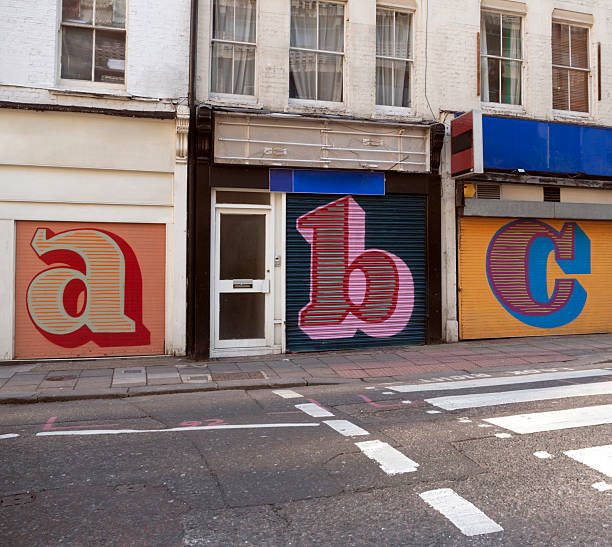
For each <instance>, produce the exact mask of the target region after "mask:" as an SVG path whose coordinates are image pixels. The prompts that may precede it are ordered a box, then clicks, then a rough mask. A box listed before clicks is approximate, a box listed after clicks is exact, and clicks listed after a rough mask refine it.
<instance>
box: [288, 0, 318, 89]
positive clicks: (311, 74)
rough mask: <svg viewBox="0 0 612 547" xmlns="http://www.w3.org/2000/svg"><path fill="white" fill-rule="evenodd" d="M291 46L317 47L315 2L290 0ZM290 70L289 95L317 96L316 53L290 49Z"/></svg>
mask: <svg viewBox="0 0 612 547" xmlns="http://www.w3.org/2000/svg"><path fill="white" fill-rule="evenodd" d="M291 46H292V47H299V48H306V49H317V3H316V2H314V1H303V0H292V2H291ZM289 65H290V66H289V68H290V72H291V82H290V87H291V88H292V89H291V90H290V96H291V97H296V98H300V99H313V100H314V99H316V98H317V89H316V86H317V75H316V72H317V54H316V53H314V52H309V51H296V50H291V51H290V53H289Z"/></svg>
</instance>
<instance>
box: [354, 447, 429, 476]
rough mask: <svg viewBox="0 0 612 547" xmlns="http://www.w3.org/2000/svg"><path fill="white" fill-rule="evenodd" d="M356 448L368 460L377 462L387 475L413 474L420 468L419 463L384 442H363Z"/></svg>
mask: <svg viewBox="0 0 612 547" xmlns="http://www.w3.org/2000/svg"><path fill="white" fill-rule="evenodd" d="M355 446H357V448H359V450H361V451H362V452H363V453H364V454H365V455H366V456H367V457H368V458H370V459H371V460H374V461H375V462H377V463H378V465H379V466H380V468H381V469H382V470H383V471H384V472H385V473H386V474H387V475H399V474H401V473H413V472H414V471H416V470H417V469H418V467H419V464H418V463H417V462H414V461H412V460H411V459H410V458H408V457H407V456H405V455H404V454H402V453H401V452H400V451H399V450H397V449H395V448H393V447H392V446H391V445H390V444H387V443H384V442H382V441H363V442H361V443H355Z"/></svg>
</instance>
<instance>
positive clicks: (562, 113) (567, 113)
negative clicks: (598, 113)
mask: <svg viewBox="0 0 612 547" xmlns="http://www.w3.org/2000/svg"><path fill="white" fill-rule="evenodd" d="M553 25H566V26H567V27H568V28H569V59H570V63H571V58H572V27H576V28H583V29H586V31H587V47H586V53H587V67H588V68H579V67H572V66H564V65H556V64H554V63H553V61H552V57H551V62H550V68H551V74H550V81H551V95H552V86H553V74H552V73H553V69H554V68H557V69H562V70H566V71H567V77H568V86H567V93H568V95H567V104H568V106H571V97H572V95H571V86H570V85H569V75H570V73H571V71H572V70H574V71H576V72H586V73H587V101H588V106H587V107H588V110H587V111H586V112H583V111H581V110H569V109H568V110H563V109H562V108H555V107H554V103H553V102H552V101H553V97H552V96H551V106H552V111H553V114H554V115H555V116H557V117H573V118H590V117H591V116H592V113H591V111H592V109H593V101H592V97H591V94H592V89H593V86H592V76H593V66H592V57H593V56H592V55H591V25H589V24H586V23H578V22H573V21H566V20H561V19H554V18H553V20H552V21H551V26H550V28H551V37H550V48H551V52H552V49H553V42H552V26H553Z"/></svg>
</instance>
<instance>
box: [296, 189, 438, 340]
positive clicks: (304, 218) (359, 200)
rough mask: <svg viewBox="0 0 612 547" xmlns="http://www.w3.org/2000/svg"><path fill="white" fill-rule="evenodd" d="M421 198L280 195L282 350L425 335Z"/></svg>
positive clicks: (423, 207)
mask: <svg viewBox="0 0 612 547" xmlns="http://www.w3.org/2000/svg"><path fill="white" fill-rule="evenodd" d="M426 263H427V259H426V198H425V197H423V196H411V195H387V196H338V195H320V194H319V195H313V194H287V262H286V274H287V287H286V289H287V290H286V326H287V328H286V335H287V349H288V350H289V351H309V350H328V349H349V348H363V347H374V346H384V345H402V344H423V343H424V342H425V327H426V308H427V298H426V294H427V283H426V271H427V268H426Z"/></svg>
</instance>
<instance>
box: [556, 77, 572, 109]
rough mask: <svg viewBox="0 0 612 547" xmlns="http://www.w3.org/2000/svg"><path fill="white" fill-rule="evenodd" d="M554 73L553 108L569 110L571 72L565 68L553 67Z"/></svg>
mask: <svg viewBox="0 0 612 547" xmlns="http://www.w3.org/2000/svg"><path fill="white" fill-rule="evenodd" d="M552 71H553V72H552V78H553V83H552V92H553V108H555V109H557V110H569V94H568V80H569V76H568V72H569V71H568V70H567V69H565V68H555V67H553V69H552Z"/></svg>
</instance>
